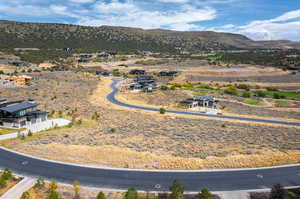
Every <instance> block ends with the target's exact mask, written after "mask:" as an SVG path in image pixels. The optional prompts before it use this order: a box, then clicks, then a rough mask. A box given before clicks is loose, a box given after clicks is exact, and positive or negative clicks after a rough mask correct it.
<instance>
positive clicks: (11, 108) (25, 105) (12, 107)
mask: <svg viewBox="0 0 300 199" xmlns="http://www.w3.org/2000/svg"><path fill="white" fill-rule="evenodd" d="M37 105H38V104H37V103H35V102H31V101H22V102H16V103H9V104H7V105H6V106H3V107H0V110H1V111H5V112H8V113H15V112H17V111H21V110H25V109H29V108H34V107H36V106H37Z"/></svg>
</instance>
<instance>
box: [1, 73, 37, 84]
mask: <svg viewBox="0 0 300 199" xmlns="http://www.w3.org/2000/svg"><path fill="white" fill-rule="evenodd" d="M0 79H4V80H6V81H10V82H13V84H14V85H15V86H30V85H31V81H32V77H30V76H28V75H20V76H8V75H1V76H0Z"/></svg>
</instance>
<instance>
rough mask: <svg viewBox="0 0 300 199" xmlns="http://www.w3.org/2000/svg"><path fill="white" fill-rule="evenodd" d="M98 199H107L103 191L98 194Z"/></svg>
mask: <svg viewBox="0 0 300 199" xmlns="http://www.w3.org/2000/svg"><path fill="white" fill-rule="evenodd" d="M97 199H106V197H105V195H104V193H103V192H102V191H101V192H99V193H98V195H97Z"/></svg>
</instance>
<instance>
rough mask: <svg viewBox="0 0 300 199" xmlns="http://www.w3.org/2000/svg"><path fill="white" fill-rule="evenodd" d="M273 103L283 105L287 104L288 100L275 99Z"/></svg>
mask: <svg viewBox="0 0 300 199" xmlns="http://www.w3.org/2000/svg"><path fill="white" fill-rule="evenodd" d="M275 103H276V104H281V105H285V104H288V103H289V102H288V101H286V100H276V101H275Z"/></svg>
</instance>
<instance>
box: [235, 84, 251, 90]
mask: <svg viewBox="0 0 300 199" xmlns="http://www.w3.org/2000/svg"><path fill="white" fill-rule="evenodd" d="M237 88H238V89H243V90H246V91H250V86H249V85H247V84H239V85H237Z"/></svg>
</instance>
